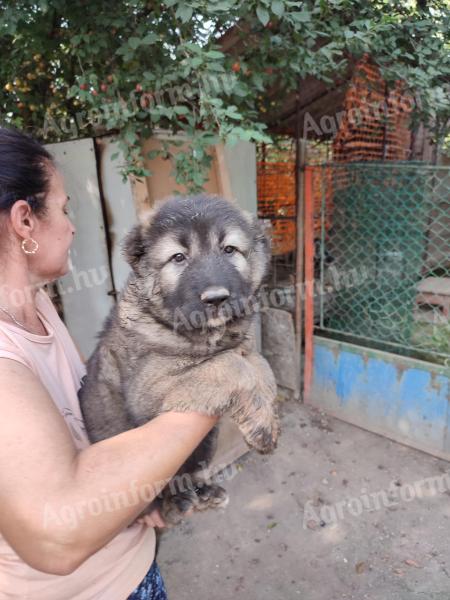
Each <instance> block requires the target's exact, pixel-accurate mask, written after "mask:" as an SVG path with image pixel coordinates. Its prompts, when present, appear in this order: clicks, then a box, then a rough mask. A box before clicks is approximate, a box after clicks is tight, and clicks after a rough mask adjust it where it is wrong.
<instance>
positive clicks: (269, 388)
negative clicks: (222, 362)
mask: <svg viewBox="0 0 450 600" xmlns="http://www.w3.org/2000/svg"><path fill="white" fill-rule="evenodd" d="M244 356H245V360H246V361H247V362H248V364H249V366H250V368H252V369H253V370H254V373H255V379H256V386H255V388H254V390H253V393H252V394H250V395H249V396H245V397H244V396H242V395H241V396H240V397H238V398H236V399H235V401H234V402H233V406H232V413H231V414H232V417H233V419H234V420H235V421H236V423H237V424H238V426H239V428H240V430H241V431H242V433H243V435H244V438H245V440H246V442H247V443H248V444H249V446H251V447H253V448H255V449H256V450H258V451H259V452H262V453H266V452H271V451H273V450H274V449H275V448H276V445H277V439H278V435H279V430H280V425H279V419H278V415H277V410H276V395H277V386H276V382H275V377H274V375H273V372H272V369H271V368H270V366H269V364H268V363H267V361H266V360H265V358H263V357H262V356H261V355H260V354H258V353H257V352H250V353H249V354H245V355H244Z"/></svg>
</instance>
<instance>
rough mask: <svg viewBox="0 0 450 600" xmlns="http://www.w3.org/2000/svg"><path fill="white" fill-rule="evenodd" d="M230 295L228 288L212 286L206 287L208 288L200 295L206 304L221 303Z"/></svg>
mask: <svg viewBox="0 0 450 600" xmlns="http://www.w3.org/2000/svg"><path fill="white" fill-rule="evenodd" d="M229 297H230V292H229V291H228V290H227V288H224V287H218V286H212V287H209V288H206V290H205V291H204V292H203V293H202V294H201V295H200V299H201V301H202V302H204V303H205V304H216V305H217V304H220V303H221V302H223V301H224V300H226V299H227V298H229Z"/></svg>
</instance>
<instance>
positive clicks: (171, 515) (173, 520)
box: [161, 489, 199, 525]
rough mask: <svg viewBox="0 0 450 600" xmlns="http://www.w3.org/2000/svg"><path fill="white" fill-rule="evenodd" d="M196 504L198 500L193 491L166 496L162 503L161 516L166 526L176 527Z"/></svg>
mask: <svg viewBox="0 0 450 600" xmlns="http://www.w3.org/2000/svg"><path fill="white" fill-rule="evenodd" d="M198 504H199V498H198V496H197V493H196V491H195V490H194V489H188V490H185V491H183V492H177V493H176V494H167V495H165V496H164V498H163V501H162V507H161V516H162V517H163V519H164V521H166V523H167V524H168V525H178V523H180V522H181V521H182V520H183V519H184V518H186V517H187V516H189V515H190V514H191V513H192V512H193V510H194V509H195V508H196V507H197V505H198Z"/></svg>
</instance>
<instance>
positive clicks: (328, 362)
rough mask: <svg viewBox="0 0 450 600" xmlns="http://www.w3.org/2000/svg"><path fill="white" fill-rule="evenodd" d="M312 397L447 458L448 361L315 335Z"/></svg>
mask: <svg viewBox="0 0 450 600" xmlns="http://www.w3.org/2000/svg"><path fill="white" fill-rule="evenodd" d="M310 398H311V403H312V404H313V406H316V407H317V408H321V409H324V410H325V411H326V412H328V413H330V414H332V415H334V416H336V417H338V418H340V419H342V420H344V421H347V422H349V423H352V424H354V425H358V426H360V427H363V428H364V429H367V430H369V431H373V432H374V433H378V434H380V435H384V436H386V437H388V438H391V439H393V440H396V441H398V442H401V443H403V444H406V445H408V446H412V447H413V448H417V449H419V450H423V451H425V452H428V453H430V454H433V455H435V456H439V457H441V458H444V459H447V460H450V434H449V421H450V413H449V402H450V369H449V367H445V366H441V365H437V364H433V363H429V362H426V361H421V360H417V359H414V358H408V357H403V356H398V355H396V354H391V353H389V352H382V351H380V350H374V349H370V348H365V347H362V346H357V345H355V344H349V343H345V342H340V341H337V340H332V339H328V338H323V337H319V336H314V373H313V384H312V389H311V396H310Z"/></svg>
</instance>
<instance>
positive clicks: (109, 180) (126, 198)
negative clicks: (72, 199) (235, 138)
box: [95, 136, 138, 291]
mask: <svg viewBox="0 0 450 600" xmlns="http://www.w3.org/2000/svg"><path fill="white" fill-rule="evenodd" d="M95 143H96V146H97V157H98V163H99V173H100V180H101V187H102V196H103V202H104V208H105V216H106V222H107V226H108V238H109V244H110V255H111V269H112V275H113V280H114V286H115V289H116V290H117V291H120V290H121V289H122V288H123V286H124V284H125V281H126V279H127V277H128V274H129V272H130V266H129V265H128V263H127V262H126V261H125V259H124V257H123V255H122V242H123V239H124V237H125V235H126V234H127V233H128V231H130V229H131V228H132V227H133V225H135V224H136V223H137V222H138V217H137V213H136V206H135V203H134V199H133V192H132V188H131V183H130V181H129V180H128V179H127V180H126V181H123V178H122V175H121V174H120V165H122V164H123V163H124V159H123V155H122V153H121V152H120V151H119V148H118V146H117V141H116V140H115V139H114V138H113V137H109V136H108V137H102V138H97V139H96V140H95ZM117 152H118V153H119V156H118V158H116V159H115V160H114V161H113V160H111V157H112V155H113V154H115V153H117Z"/></svg>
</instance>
